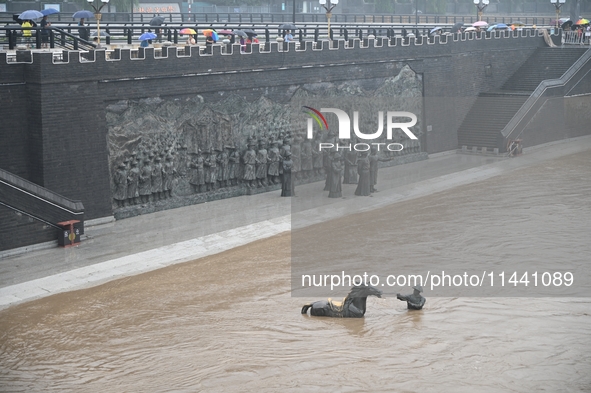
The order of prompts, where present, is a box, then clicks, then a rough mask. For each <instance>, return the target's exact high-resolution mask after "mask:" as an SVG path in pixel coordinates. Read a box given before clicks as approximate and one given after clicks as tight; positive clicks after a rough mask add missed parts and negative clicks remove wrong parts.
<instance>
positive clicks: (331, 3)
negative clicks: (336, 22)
mask: <svg viewBox="0 0 591 393" xmlns="http://www.w3.org/2000/svg"><path fill="white" fill-rule="evenodd" d="M318 1H319V3H320V5H321V6H322V8H324V9H325V10H326V19H328V39H329V40H331V36H330V17H331V16H332V10H333V8H334V7H336V6H337V4H339V0H328V2H327V0H318Z"/></svg>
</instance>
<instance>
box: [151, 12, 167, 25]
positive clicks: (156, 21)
mask: <svg viewBox="0 0 591 393" xmlns="http://www.w3.org/2000/svg"><path fill="white" fill-rule="evenodd" d="M164 20H165V19H164V17H163V16H160V15H159V16H155V17H153V18H152V19H151V20H150V26H160V25H161V24H163V23H164Z"/></svg>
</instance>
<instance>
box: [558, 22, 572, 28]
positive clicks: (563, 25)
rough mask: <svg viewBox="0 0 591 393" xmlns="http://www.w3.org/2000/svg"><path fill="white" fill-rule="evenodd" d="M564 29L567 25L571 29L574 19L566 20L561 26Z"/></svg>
mask: <svg viewBox="0 0 591 393" xmlns="http://www.w3.org/2000/svg"><path fill="white" fill-rule="evenodd" d="M560 27H561V28H562V29H563V30H564V29H566V28H567V27H568V28H569V29H570V28H571V27H573V21H572V20H567V21H566V22H564V23H563V24H562V25H561V26H560Z"/></svg>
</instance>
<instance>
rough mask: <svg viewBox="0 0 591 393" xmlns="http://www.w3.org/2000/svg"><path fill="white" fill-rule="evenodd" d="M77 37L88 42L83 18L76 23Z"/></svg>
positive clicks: (87, 32)
mask: <svg viewBox="0 0 591 393" xmlns="http://www.w3.org/2000/svg"><path fill="white" fill-rule="evenodd" d="M78 37H80V38H82V39H83V40H86V41H88V39H89V38H90V33H89V31H88V28H87V27H86V25H85V24H84V18H80V21H79V22H78Z"/></svg>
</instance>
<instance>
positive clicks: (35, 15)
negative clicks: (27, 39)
mask: <svg viewBox="0 0 591 393" xmlns="http://www.w3.org/2000/svg"><path fill="white" fill-rule="evenodd" d="M18 18H19V19H21V20H27V19H39V18H43V14H42V13H41V12H39V11H36V10H28V11H25V12H23V13H22V14H20V15H19V16H18Z"/></svg>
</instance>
